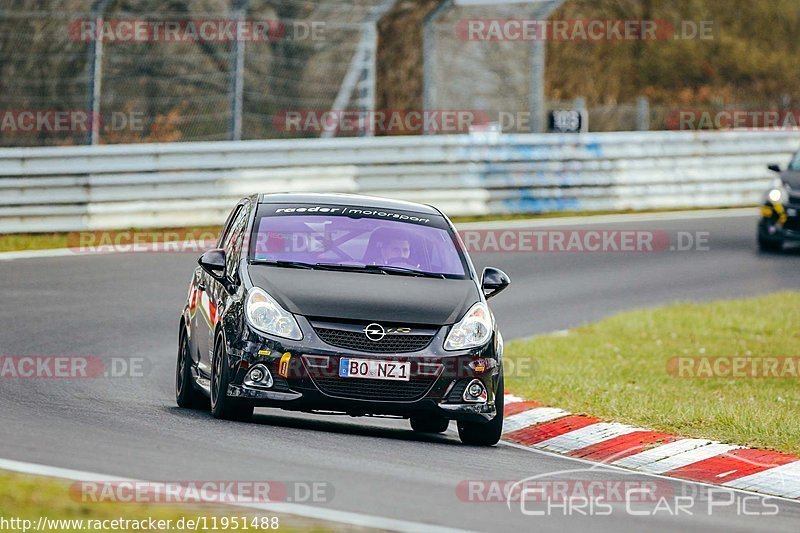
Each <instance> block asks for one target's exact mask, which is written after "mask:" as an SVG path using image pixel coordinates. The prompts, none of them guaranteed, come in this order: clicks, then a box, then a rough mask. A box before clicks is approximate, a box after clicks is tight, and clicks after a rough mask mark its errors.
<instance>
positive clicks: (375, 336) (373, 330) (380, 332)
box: [364, 322, 386, 342]
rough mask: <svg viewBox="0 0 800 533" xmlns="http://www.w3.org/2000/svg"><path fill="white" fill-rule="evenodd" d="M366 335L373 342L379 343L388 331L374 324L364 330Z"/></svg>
mask: <svg viewBox="0 0 800 533" xmlns="http://www.w3.org/2000/svg"><path fill="white" fill-rule="evenodd" d="M364 335H366V336H367V338H368V339H369V340H371V341H372V342H378V341H380V340H381V339H383V338H384V337H385V336H386V330H385V329H383V326H381V325H380V324H376V323H375V322H373V323H372V324H368V325H367V327H365V328H364Z"/></svg>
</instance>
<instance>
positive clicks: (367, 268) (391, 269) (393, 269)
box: [250, 259, 447, 279]
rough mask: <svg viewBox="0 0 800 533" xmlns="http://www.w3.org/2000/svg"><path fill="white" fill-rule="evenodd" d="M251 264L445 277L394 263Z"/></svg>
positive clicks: (275, 262) (277, 262) (287, 262)
mask: <svg viewBox="0 0 800 533" xmlns="http://www.w3.org/2000/svg"><path fill="white" fill-rule="evenodd" d="M250 264H252V265H269V266H277V267H283V268H302V269H304V270H338V271H342V272H369V273H370V274H395V275H401V276H415V277H425V278H440V279H446V278H447V276H445V275H444V274H437V273H435V272H423V271H421V270H414V269H413V268H406V267H401V266H395V265H359V264H356V265H353V264H347V263H314V264H311V263H303V262H300V261H278V260H271V259H254V260H253V261H251V262H250Z"/></svg>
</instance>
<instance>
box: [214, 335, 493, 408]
mask: <svg viewBox="0 0 800 533" xmlns="http://www.w3.org/2000/svg"><path fill="white" fill-rule="evenodd" d="M300 322H301V324H302V326H305V325H306V323H305V321H304V320H300ZM302 326H301V327H302ZM303 329H304V333H305V338H304V339H303V340H302V341H297V342H293V341H286V340H276V339H272V338H267V337H265V336H263V335H260V334H258V333H256V332H253V331H248V332H247V334H246V335H245V336H244V340H243V341H242V342H240V343H235V344H233V345H232V346H230V351H229V360H230V363H231V371H232V376H233V379H232V381H231V385H230V386H229V388H228V394H229V395H230V396H235V397H237V398H240V399H242V400H245V401H248V402H250V403H252V404H253V405H255V406H258V407H278V408H282V409H288V410H294V411H319V412H338V413H347V414H351V415H354V416H360V415H385V416H400V417H412V416H426V415H428V416H430V415H435V416H441V417H444V418H447V419H451V420H462V421H469V422H485V421H489V420H491V419H492V418H494V416H495V414H496V409H495V391H496V390H497V385H498V382H499V379H500V372H501V368H502V349H503V348H502V338H501V337H500V335H499V333H496V332H495V334H494V335H493V336H492V339H491V340H490V342H489V343H487V344H486V345H485V346H482V347H479V348H475V349H471V350H464V351H459V352H448V351H445V350H444V349H443V348H441V346H442V345H443V341H444V336H445V335H446V333H447V328H446V327H445V328H441V331H440V332H439V333H438V334H437V335H436V336H435V337H434V339H433V341H432V342H431V343H430V345H429V346H428V347H427V348H426V349H424V350H422V351H419V352H413V353H402V354H385V353H381V354H374V353H367V352H361V351H357V350H342V349H340V348H336V347H333V346H330V345H328V344H326V343H324V342H322V341H321V340H320V339H319V338H317V337H316V336H315V335H314V334H313V331H312V332H311V334H308V333H306V331H307V328H303ZM341 357H355V358H363V359H370V358H371V359H376V360H389V361H398V362H410V363H411V365H410V379H409V380H408V381H407V382H400V381H383V380H372V379H361V378H343V377H339V375H338V367H339V358H341ZM476 361H478V362H483V363H484V364H483V365H478V364H475V362H476ZM256 364H261V365H264V366H265V367H266V368H267V369H268V370H269V371H270V373H271V374H272V376H273V381H274V383H273V385H272V386H271V387H269V388H264V387H260V386H251V385H247V384H245V383H244V381H245V376H246V375H247V372H248V371H249V369H250V368H251V367H252V366H253V365H256ZM476 368H477V370H476ZM473 379H478V380H480V381H481V382H482V383H483V385H484V387H485V388H486V390H487V393H488V394H487V399H486V401H485V402H481V403H472V402H466V401H464V399H463V391H464V389H465V388H466V386H467V384H468V383H469V382H471V381H472V380H473ZM501 394H502V392H501Z"/></svg>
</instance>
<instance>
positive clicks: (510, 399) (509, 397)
mask: <svg viewBox="0 0 800 533" xmlns="http://www.w3.org/2000/svg"><path fill="white" fill-rule="evenodd" d="M504 396H505V399H504V400H503V401H504V402H505V403H506V405H508V404H510V403H520V402H524V401H525V399H523V398H520V397H519V396H514V395H513V394H508V393H506V394H505V395H504Z"/></svg>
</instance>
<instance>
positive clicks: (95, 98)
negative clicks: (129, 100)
mask: <svg viewBox="0 0 800 533" xmlns="http://www.w3.org/2000/svg"><path fill="white" fill-rule="evenodd" d="M110 1H111V0H95V1H94V3H93V4H92V11H91V13H92V14H91V16H92V20H93V21H94V23H95V32H94V35H92V39H91V41H89V87H88V92H89V102H88V106H87V107H88V111H89V112H90V113H91V117H90V121H91V124H90V126H89V131H88V132H87V135H86V142H87V143H88V144H99V143H100V99H101V96H102V94H101V91H102V85H103V83H102V82H103V38H102V35H103V32H102V26H103V12H104V11H105V10H106V7H108V3H109V2H110Z"/></svg>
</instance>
